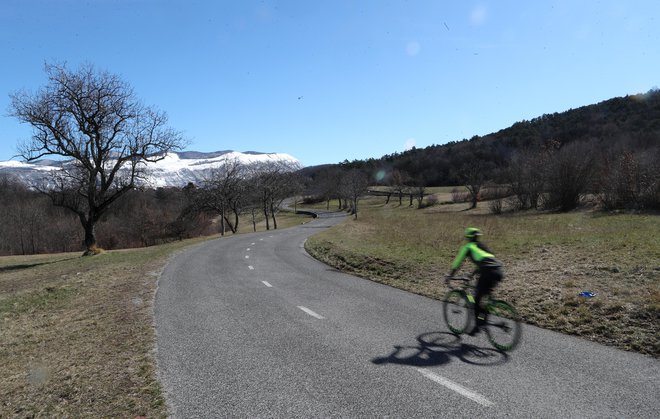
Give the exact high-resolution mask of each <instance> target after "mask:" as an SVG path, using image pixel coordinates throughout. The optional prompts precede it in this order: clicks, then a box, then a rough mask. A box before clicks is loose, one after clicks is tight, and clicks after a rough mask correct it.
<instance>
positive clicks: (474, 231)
mask: <svg viewBox="0 0 660 419" xmlns="http://www.w3.org/2000/svg"><path fill="white" fill-rule="evenodd" d="M477 236H481V230H479V229H478V228H476V227H468V228H466V229H465V238H467V239H474V238H475V237H477Z"/></svg>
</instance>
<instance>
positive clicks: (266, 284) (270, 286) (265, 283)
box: [261, 281, 273, 288]
mask: <svg viewBox="0 0 660 419" xmlns="http://www.w3.org/2000/svg"><path fill="white" fill-rule="evenodd" d="M261 282H263V284H264V285H265V286H267V287H268V288H273V286H272V285H270V282H268V281H261Z"/></svg>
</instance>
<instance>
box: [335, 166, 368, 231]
mask: <svg viewBox="0 0 660 419" xmlns="http://www.w3.org/2000/svg"><path fill="white" fill-rule="evenodd" d="M341 185H342V186H341V191H342V195H343V196H344V197H346V198H347V200H348V201H349V202H350V207H351V213H352V214H353V216H354V217H355V219H357V217H358V201H359V200H360V197H361V196H362V195H363V194H364V193H365V192H366V191H367V189H368V187H369V177H368V176H367V175H366V174H365V173H364V172H362V171H361V170H358V169H352V170H349V171H348V172H346V173H344V175H343V176H342V182H341Z"/></svg>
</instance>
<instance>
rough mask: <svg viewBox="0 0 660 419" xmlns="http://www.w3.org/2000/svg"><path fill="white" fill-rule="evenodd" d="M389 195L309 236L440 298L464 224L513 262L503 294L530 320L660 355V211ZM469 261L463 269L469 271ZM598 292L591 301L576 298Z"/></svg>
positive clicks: (362, 271)
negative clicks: (408, 202) (499, 209)
mask: <svg viewBox="0 0 660 419" xmlns="http://www.w3.org/2000/svg"><path fill="white" fill-rule="evenodd" d="M383 202H384V200H383V199H382V198H381V199H373V200H368V201H365V202H363V204H362V208H361V212H360V214H359V216H358V219H357V220H352V219H351V220H350V221H349V222H346V223H344V224H342V225H340V226H337V227H335V228H334V229H331V230H329V231H327V232H324V233H321V234H320V235H317V236H315V237H313V238H311V239H310V240H308V242H307V247H308V251H310V253H312V254H314V255H315V256H316V257H318V258H319V259H321V260H324V261H326V262H327V263H329V264H331V265H333V266H336V267H338V268H340V269H343V270H346V271H349V272H352V273H355V274H358V275H360V276H363V277H365V278H369V279H372V280H374V281H378V282H382V283H385V284H388V285H391V286H394V287H398V288H402V289H406V290H409V291H412V292H416V293H419V294H422V295H427V296H430V297H433V298H438V299H440V298H442V297H443V296H444V293H445V292H446V289H445V288H444V283H443V282H442V281H438V279H439V278H442V277H443V276H444V275H445V274H446V273H447V271H448V270H449V265H450V264H451V262H452V260H453V257H454V256H455V254H456V251H457V250H458V248H459V246H460V245H461V243H462V232H463V229H464V227H466V226H478V227H480V228H481V229H482V230H483V231H484V233H485V236H484V242H486V243H488V245H489V246H490V247H491V248H492V249H493V250H494V251H495V252H496V254H497V256H498V258H500V259H501V260H502V261H503V262H504V263H505V265H506V274H507V278H506V280H505V281H504V282H503V283H502V284H501V286H500V287H499V288H498V289H497V291H496V294H497V296H498V297H501V298H503V299H506V300H509V301H511V302H512V303H514V304H515V305H516V306H517V308H518V309H519V311H520V312H521V314H522V316H523V317H524V319H525V321H526V322H527V323H530V324H535V325H539V326H541V327H545V328H549V329H553V330H557V331H560V332H563V333H569V334H575V335H580V336H583V337H586V338H588V339H591V340H594V341H598V342H601V343H605V344H608V345H613V346H617V347H620V348H623V349H627V350H633V351H638V352H642V353H647V354H652V355H653V356H656V357H657V356H660V343H659V342H658V336H660V238H658V236H657V234H653V233H651V232H657V231H660V217H659V216H657V215H635V214H619V215H603V214H598V213H589V212H574V213H569V214H550V213H538V212H529V213H521V214H515V215H501V216H494V215H489V214H486V213H485V211H484V209H485V208H487V205H484V204H481V207H482V208H481V209H478V210H477V211H464V209H465V207H466V206H465V205H462V204H461V205H459V204H456V205H439V206H435V207H431V208H426V209H424V210H417V209H415V208H410V207H408V206H401V207H399V206H398V202H397V203H395V204H389V205H387V206H385V205H383ZM468 265H469V262H466V264H464V266H465V267H466V269H467V267H468ZM584 290H588V291H592V292H595V293H596V294H597V295H596V297H595V298H592V299H584V298H580V297H578V296H577V294H578V292H580V291H584Z"/></svg>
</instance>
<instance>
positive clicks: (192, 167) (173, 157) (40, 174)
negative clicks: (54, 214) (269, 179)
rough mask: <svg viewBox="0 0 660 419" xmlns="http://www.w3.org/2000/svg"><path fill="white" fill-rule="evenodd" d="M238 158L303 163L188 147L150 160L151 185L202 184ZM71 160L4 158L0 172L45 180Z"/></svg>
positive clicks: (27, 181) (289, 158)
mask: <svg viewBox="0 0 660 419" xmlns="http://www.w3.org/2000/svg"><path fill="white" fill-rule="evenodd" d="M233 160H238V161H239V162H241V163H244V164H246V165H250V164H256V163H268V162H274V163H285V164H287V165H288V166H289V167H292V168H294V167H298V168H299V167H302V165H301V164H300V162H299V161H298V160H297V159H296V158H294V157H292V156H290V155H289V154H286V153H258V152H253V151H246V152H237V151H216V152H211V153H202V152H197V151H184V152H179V153H176V152H172V153H168V154H167V155H166V156H165V158H164V159H162V160H159V161H158V162H155V163H149V164H148V165H147V170H148V173H149V177H148V180H147V182H146V183H147V185H146V186H150V187H154V188H157V187H164V186H176V187H182V186H185V185H187V184H188V183H189V182H192V183H195V184H200V183H201V182H202V181H203V179H204V178H205V177H206V176H207V175H208V174H209V172H210V170H212V169H214V168H217V167H220V166H221V165H223V164H225V163H226V162H227V161H233ZM65 164H67V161H56V160H38V161H35V162H31V163H23V162H19V161H14V160H7V161H0V176H9V177H11V178H14V179H17V180H19V181H21V182H22V183H24V184H26V185H33V184H35V183H38V182H41V181H42V180H43V179H44V178H45V177H47V176H48V174H49V172H52V171H54V170H61V169H62V167H63V166H64V165H65Z"/></svg>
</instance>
